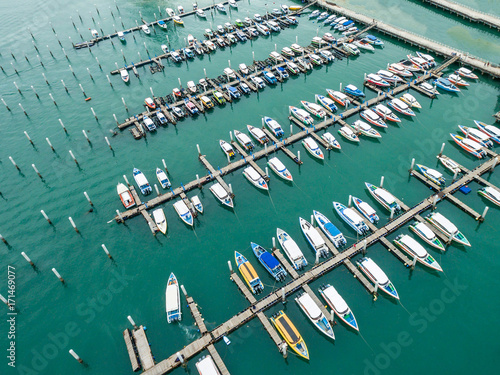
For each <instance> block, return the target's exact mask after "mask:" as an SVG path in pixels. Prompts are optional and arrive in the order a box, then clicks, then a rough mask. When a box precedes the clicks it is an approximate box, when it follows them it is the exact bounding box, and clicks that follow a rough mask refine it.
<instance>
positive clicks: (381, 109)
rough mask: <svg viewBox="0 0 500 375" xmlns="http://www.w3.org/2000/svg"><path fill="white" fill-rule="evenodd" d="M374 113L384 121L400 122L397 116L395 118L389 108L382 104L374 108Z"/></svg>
mask: <svg viewBox="0 0 500 375" xmlns="http://www.w3.org/2000/svg"><path fill="white" fill-rule="evenodd" d="M375 112H376V113H377V114H378V115H379V116H381V117H382V118H383V119H384V120H385V121H392V122H401V120H400V119H399V117H398V116H396V115H395V114H394V113H393V112H392V111H391V110H390V109H389V108H387V107H386V106H385V105H383V104H377V105H376V106H375Z"/></svg>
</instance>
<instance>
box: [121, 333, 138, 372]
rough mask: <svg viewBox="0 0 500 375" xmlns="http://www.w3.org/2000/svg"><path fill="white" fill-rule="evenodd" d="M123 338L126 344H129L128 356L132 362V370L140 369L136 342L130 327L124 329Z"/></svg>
mask: <svg viewBox="0 0 500 375" xmlns="http://www.w3.org/2000/svg"><path fill="white" fill-rule="evenodd" d="M123 339H124V340H125V345H126V346H127V352H128V356H129V358H130V363H131V364H132V371H138V370H139V369H140V368H141V365H140V364H139V361H138V360H137V352H136V349H135V342H134V338H133V337H132V333H131V332H130V329H128V328H127V329H126V330H125V331H123Z"/></svg>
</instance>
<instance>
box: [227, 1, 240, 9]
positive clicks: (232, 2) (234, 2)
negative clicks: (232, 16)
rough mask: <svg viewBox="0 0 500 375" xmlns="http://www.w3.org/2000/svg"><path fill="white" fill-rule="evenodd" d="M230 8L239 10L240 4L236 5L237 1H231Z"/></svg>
mask: <svg viewBox="0 0 500 375" xmlns="http://www.w3.org/2000/svg"><path fill="white" fill-rule="evenodd" d="M229 6H230V7H231V8H238V4H237V3H236V0H229Z"/></svg>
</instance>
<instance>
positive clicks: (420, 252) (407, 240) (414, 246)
mask: <svg viewBox="0 0 500 375" xmlns="http://www.w3.org/2000/svg"><path fill="white" fill-rule="evenodd" d="M399 240H400V241H401V243H402V244H404V245H406V247H408V248H409V249H410V250H412V251H413V252H414V253H415V254H417V256H418V257H419V258H425V257H426V256H427V255H428V254H427V251H426V250H425V249H424V248H423V247H422V245H420V244H419V243H418V242H417V241H415V240H414V239H413V238H411V237H410V236H408V235H404V236H403V237H401V238H400V239H399Z"/></svg>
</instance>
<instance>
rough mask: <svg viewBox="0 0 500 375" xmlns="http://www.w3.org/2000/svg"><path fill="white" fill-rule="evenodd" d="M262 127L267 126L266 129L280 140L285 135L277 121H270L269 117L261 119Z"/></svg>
mask: <svg viewBox="0 0 500 375" xmlns="http://www.w3.org/2000/svg"><path fill="white" fill-rule="evenodd" d="M262 125H263V126H264V125H265V126H267V128H268V129H269V130H270V131H272V132H273V134H274V135H275V136H276V137H278V138H281V137H283V135H284V134H285V132H284V131H283V128H282V127H281V125H280V124H279V123H278V121H276V120H274V119H272V118H271V117H267V116H265V117H264V118H263V119H262Z"/></svg>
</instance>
